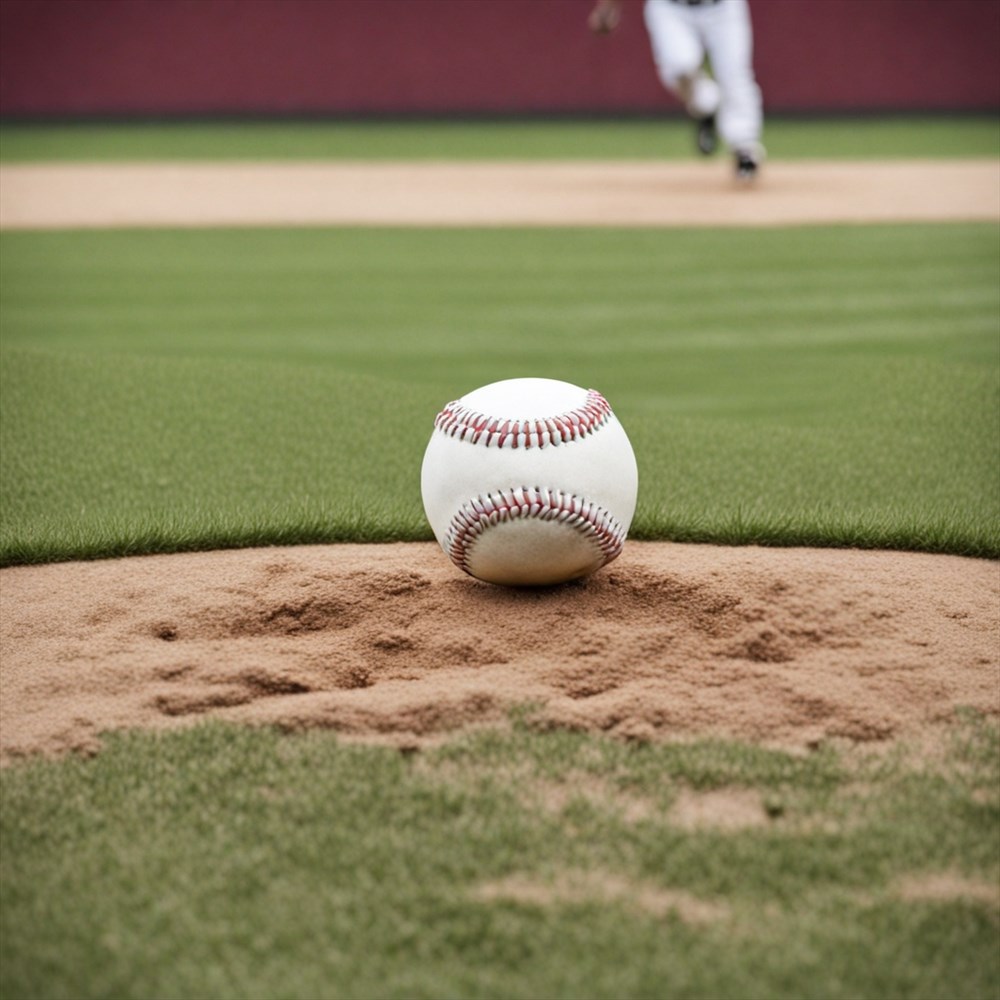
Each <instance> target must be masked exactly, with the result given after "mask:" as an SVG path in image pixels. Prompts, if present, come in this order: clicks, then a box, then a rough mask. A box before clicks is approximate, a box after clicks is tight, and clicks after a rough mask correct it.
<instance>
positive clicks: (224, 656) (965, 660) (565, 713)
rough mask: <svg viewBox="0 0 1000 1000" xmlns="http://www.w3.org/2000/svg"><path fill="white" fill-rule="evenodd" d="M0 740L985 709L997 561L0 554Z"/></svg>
mask: <svg viewBox="0 0 1000 1000" xmlns="http://www.w3.org/2000/svg"><path fill="white" fill-rule="evenodd" d="M0 593H2V602H0V643H2V648H3V659H2V666H0V751H2V755H3V757H4V759H6V760H8V761H9V760H11V759H13V758H15V757H17V756H20V755H24V754H29V753H32V752H36V751H41V752H60V751H66V750H79V751H91V750H94V749H95V748H96V747H97V746H98V745H99V734H100V733H101V731H103V730H108V729H115V728H120V727H134V726H139V727H156V728H162V727H173V726H179V725H184V724H188V723H190V722H192V721H193V720H198V719H204V718H206V717H217V718H222V719H228V720H234V721H240V722H246V723H258V724H260V723H269V724H276V725H279V726H281V727H285V728H287V729H290V730H295V729H303V728H308V727H327V728H330V729H334V730H336V731H338V732H340V733H342V734H345V735H346V736H348V737H352V738H362V739H369V740H371V739H374V740H385V741H389V742H392V743H397V744H400V745H411V744H412V745H417V744H419V743H421V742H422V741H427V740H433V739H436V738H440V737H441V736H442V735H443V734H447V733H449V732H452V731H454V730H457V729H459V728H462V727H466V726H469V725H474V724H497V723H500V724H502V723H503V722H504V720H505V719H506V718H507V717H508V713H509V711H510V709H511V708H512V707H514V706H518V705H524V704H530V705H531V706H533V707H532V709H531V712H530V717H531V719H532V720H533V721H534V723H536V724H538V725H540V726H546V727H549V726H567V727H572V728H575V729H581V730H592V731H601V732H607V733H610V734H612V735H615V736H619V737H623V738H629V739H640V740H643V739H677V738H689V737H691V736H695V735H700V736H703V735H710V734H715V735H719V736H730V737H737V738H746V739H750V740H754V741H760V742H764V743H768V744H775V745H781V746H789V747H796V748H805V747H807V746H809V745H813V744H815V743H816V742H817V741H819V740H823V739H827V738H836V737H841V738H845V739H848V740H854V741H862V742H872V741H886V740H890V739H893V738H896V737H903V736H907V735H915V734H918V733H920V732H925V731H926V730H927V728H928V727H933V726H934V724H935V723H940V722H944V721H946V720H949V719H951V718H952V717H953V716H954V713H955V710H956V709H958V708H962V707H970V708H973V709H976V710H979V711H981V712H984V713H987V714H990V715H993V716H998V715H1000V650H998V634H1000V567H998V565H997V563H995V562H990V561H982V560H971V559H963V558H958V557H940V556H929V555H922V554H915V553H889V552H863V551H846V550H845V551H836V550H827V551H823V552H816V551H813V550H808V549H760V548H722V547H715V546H695V545H677V544H669V543H634V542H632V543H629V544H628V545H627V546H626V550H625V553H624V554H623V555H622V557H621V558H620V559H619V560H617V561H616V562H615V563H612V564H611V565H610V566H608V567H606V568H605V569H603V570H601V571H599V572H598V573H596V574H595V575H593V576H592V577H590V578H589V579H587V580H585V581H582V582H578V583H573V584H567V585H564V586H562V587H556V588H548V589H541V590H512V589H507V588H498V587H493V586H490V585H488V584H483V583H480V582H478V581H476V580H473V579H471V578H469V577H466V576H464V575H463V574H461V573H460V572H459V571H458V570H456V569H455V568H454V567H453V566H452V565H451V563H450V562H449V561H448V560H447V559H446V558H445V556H444V555H443V554H442V552H441V551H440V549H439V548H438V547H437V546H436V545H434V544H433V543H430V544H413V545H402V544H400V545H373V546H362V545H342V546H314V547H296V548H272V549H254V550H244V551H232V552H215V553H196V554H183V555H171V556H146V557H140V558H131V559H126V560H111V561H104V562H91V563H69V564H62V565H50V566H40V567H13V568H8V569H5V570H3V571H2V572H0Z"/></svg>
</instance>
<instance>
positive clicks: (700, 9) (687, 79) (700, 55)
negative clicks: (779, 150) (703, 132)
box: [644, 0, 763, 150]
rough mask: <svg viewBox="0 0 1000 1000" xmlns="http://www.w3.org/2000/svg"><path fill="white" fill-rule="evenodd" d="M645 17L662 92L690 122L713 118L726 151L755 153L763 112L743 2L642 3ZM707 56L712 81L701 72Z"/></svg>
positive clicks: (661, 0)
mask: <svg viewBox="0 0 1000 1000" xmlns="http://www.w3.org/2000/svg"><path fill="white" fill-rule="evenodd" d="M644 12H645V18H646V30H647V31H648V33H649V40H650V44H651V45H652V48H653V60H654V62H655V63H656V70H657V73H658V74H659V77H660V80H661V81H662V82H663V84H664V86H665V87H667V88H668V89H669V90H670V91H671V92H672V93H675V94H677V96H678V97H679V98H680V99H681V100H682V101H684V104H685V106H686V108H687V111H688V114H690V115H691V116H692V117H693V118H706V117H708V116H709V115H713V114H714V115H715V116H716V126H717V128H718V130H719V135H720V136H722V140H723V142H725V143H726V145H727V146H728V147H729V148H730V149H733V150H741V149H742V150H746V149H754V148H756V147H759V144H760V136H761V131H762V128H763V111H762V104H761V94H760V88H759V87H758V86H757V81H756V79H755V77H754V72H753V32H752V29H751V26H750V9H749V7H748V6H747V0H714V2H713V0H704V2H701V3H697V4H688V3H685V2H683V0H646V5H645V9H644ZM706 53H707V55H708V58H709V62H710V63H711V68H712V76H709V75H708V73H706V72H705V69H704V66H703V63H704V60H705V55H706ZM713 77H714V79H713Z"/></svg>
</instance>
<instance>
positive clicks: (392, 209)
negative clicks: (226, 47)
mask: <svg viewBox="0 0 1000 1000" xmlns="http://www.w3.org/2000/svg"><path fill="white" fill-rule="evenodd" d="M557 167H558V168H559V169H558V170H557V169H556V168H557ZM290 181H294V182H295V183H290ZM948 219H969V220H987V221H997V219H1000V164H998V163H997V162H996V161H974V162H971V161H970V162H962V161H949V162H947V163H943V162H942V163H916V164H915V163H912V162H910V163H899V164H881V165H879V164H867V163H865V164H819V163H799V164H780V163H775V164H770V165H768V168H767V171H766V173H765V175H764V178H763V179H762V181H761V183H760V185H759V186H758V187H756V188H754V189H753V190H739V189H737V188H736V187H735V186H734V184H733V182H732V181H731V180H730V179H729V177H728V174H726V173H723V170H722V164H721V163H716V164H713V165H712V166H711V167H706V166H704V165H701V164H698V165H688V164H667V165H659V164H648V163H644V164H593V163H587V164H569V165H567V164H563V165H553V164H542V165H539V164H533V165H525V164H508V165H504V166H501V165H498V164H478V165H477V164H462V165H458V164H451V165H441V164H437V165H427V164H422V165H400V164H391V165H390V164H381V165H377V164H372V165H359V164H354V165H322V164H292V165H287V164H285V165H281V166H277V165H265V164H252V165H251V164H244V165H239V164H236V165H233V164H229V165H226V166H225V167H223V166H222V165H219V164H201V165H191V164H178V165H164V164H159V165H157V164H144V165H137V164H131V165H113V166H98V165H46V166H5V167H2V168H0V227H3V228H25V229H30V228H56V227H70V228H72V227H90V226H94V227H96V226H102V227H113V226H153V225H175V226H176V225H180V226H209V225H222V224H226V225H257V224H275V225H278V224H288V225H307V224H308V225H323V224H374V225H383V224H385V225H390V224H397V225H406V224H413V225H417V224H420V225H423V224H428V225H509V224H544V225H549V224H566V225H573V224H579V225H592V224H621V225H734V224H735V225H782V224H796V223H803V224H804V223H815V222H872V221H886V222H889V221H920V220H924V221H930V220H942V221H943V220H948ZM414 462H415V464H418V463H419V456H415V457H414ZM0 597H2V600H0V650H2V656H0V760H3V761H4V762H10V761H11V760H13V759H16V758H18V757H21V756H23V755H27V754H32V753H37V752H41V753H60V752H66V751H82V752H90V751H93V750H95V749H97V747H99V745H100V733H101V732H103V731H107V730H113V729H120V728H129V727H153V728H169V727H176V726H180V725H187V724H190V723H192V722H194V721H197V720H200V719H204V718H206V717H213V718H214V717H218V718H222V719H227V720H230V721H235V722H246V723H255V724H276V725H279V726H282V727H284V728H287V729H303V728H314V727H323V728H330V729H333V730H336V731H338V732H340V733H342V734H344V735H345V736H347V737H349V738H353V739H362V740H369V741H387V742H391V743H394V744H397V745H401V746H407V745H418V744H420V743H421V742H426V741H429V740H436V739H440V738H442V737H443V736H445V735H446V734H448V733H450V732H453V731H455V730H458V729H461V728H463V727H465V726H468V725H496V724H503V723H504V721H505V720H506V719H507V717H508V714H509V711H510V709H511V708H513V707H514V706H517V705H524V704H526V703H529V704H530V705H531V706H532V708H531V710H530V711H531V718H532V719H533V720H534V722H535V723H537V724H538V725H541V726H568V727H572V728H578V729H584V730H593V731H602V732H608V733H611V734H613V735H615V736H619V737H622V738H628V739H641V740H646V739H677V738H690V737H695V736H708V735H716V736H726V737H734V738H740V739H750V740H755V741H760V742H764V743H768V744H775V745H781V746H788V747H795V748H805V747H808V746H811V745H815V744H816V743H817V742H819V741H822V740H824V739H829V738H843V739H847V740H851V741H857V742H863V743H879V742H884V741H887V740H892V739H895V738H898V737H904V738H905V737H914V738H926V735H927V733H928V732H933V731H934V729H935V727H936V726H937V724H939V723H940V724H943V723H946V722H947V721H948V720H950V719H952V718H953V717H954V713H955V711H956V709H960V708H965V707H968V708H972V709H975V710H978V711H981V712H983V713H985V714H987V715H990V716H993V717H994V718H996V717H1000V567H998V564H997V563H996V562H994V561H985V560H973V559H962V558H958V557H949V556H930V555H923V554H916V553H905V552H860V551H846V550H844V551H838V550H833V549H824V550H809V549H761V548H752V547H748V548H723V547H716V546H690V545H675V544H670V543H635V542H629V543H627V544H626V547H625V552H624V554H623V555H622V557H621V558H620V559H619V560H618V561H616V562H615V563H613V564H611V565H610V566H608V567H606V568H605V569H603V570H601V571H599V572H598V573H596V574H595V575H594V576H592V577H591V578H589V579H587V580H585V581H582V582H578V583H574V584H568V585H565V586H563V587H558V588H546V589H542V590H537V591H531V590H511V589H505V588H497V587H492V586H490V585H488V584H482V583H479V582H478V581H475V580H472V579H470V578H469V577H466V576H464V575H463V574H461V573H460V572H459V571H458V570H456V569H455V568H454V567H453V566H452V565H451V563H450V562H449V561H448V559H447V558H446V557H445V556H444V554H443V553H442V552H441V550H440V549H439V548H438V547H437V546H436V545H434V544H431V543H424V544H412V545H402V544H401V545H370V546H361V545H337V546H311V547H297V548H287V549H279V548H274V549H250V550H242V551H240V550H236V551H227V552H208V553H194V554H184V555H171V556H144V557H133V558H130V559H122V560H109V561H103V562H90V563H65V564H53V565H48V566H37V567H31V566H24V567H13V568H9V569H5V570H2V571H0Z"/></svg>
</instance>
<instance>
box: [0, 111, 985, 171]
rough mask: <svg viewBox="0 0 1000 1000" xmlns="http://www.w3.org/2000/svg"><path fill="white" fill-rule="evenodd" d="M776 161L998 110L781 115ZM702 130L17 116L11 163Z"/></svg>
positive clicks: (935, 144) (468, 150)
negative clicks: (809, 117) (87, 119)
mask: <svg viewBox="0 0 1000 1000" xmlns="http://www.w3.org/2000/svg"><path fill="white" fill-rule="evenodd" d="M764 139H765V143H766V144H767V147H768V150H769V153H770V156H771V157H772V158H774V159H782V160H786V159H812V158H821V159H880V158H903V157H905V158H909V157H931V158H940V157H944V158H952V157H966V156H972V157H996V156H998V155H1000V123H998V121H997V119H996V117H995V116H989V115H984V116H967V117H961V116H948V117H945V116H938V117H919V116H905V117H891V116H889V117H875V118H872V117H867V118H865V117H862V118H829V117H827V118H822V119H817V120H813V121H810V120H795V119H787V118H786V119H782V118H769V119H768V120H767V121H766V123H765V135H764ZM695 155H696V152H695V146H694V126H693V125H692V124H691V123H690V122H689V121H688V120H687V119H686V118H684V116H683V115H681V114H679V113H678V112H677V111H676V109H671V112H670V113H669V114H668V115H665V116H664V118H662V119H655V118H651V119H623V120H617V121H615V120H609V119H603V120H593V121H587V120H582V121H580V120H578V121H573V120H565V119H563V120H516V119H502V120H490V119H484V120H478V121H461V120H456V121H441V120H419V119H417V120H408V121H364V122H359V121H319V120H317V121H288V120H282V121H256V122H255V121H243V122H239V121H232V120H228V121H204V122H190V121H177V122H143V121H136V122H118V123H109V122H105V123H101V122H76V123H43V122H35V123H20V124H19V123H13V122H8V123H6V124H4V125H2V126H0V161H3V162H26V161H43V160H96V161H108V160H205V159H208V160H216V159H236V160H239V159H243V160H247V159H255V160H262V159H264V160H286V159H313V160H315V159H321V160H327V159H353V160H412V159H419V160H475V159H503V160H538V159H552V160H563V159H583V160H587V159H640V160H676V159H687V158H691V157H693V156H695Z"/></svg>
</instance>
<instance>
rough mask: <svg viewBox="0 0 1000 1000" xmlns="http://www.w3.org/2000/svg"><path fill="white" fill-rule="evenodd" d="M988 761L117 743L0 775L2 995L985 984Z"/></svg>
mask: <svg viewBox="0 0 1000 1000" xmlns="http://www.w3.org/2000/svg"><path fill="white" fill-rule="evenodd" d="M529 717H530V716H529ZM998 760H1000V748H998V745H997V733H996V729H995V727H993V726H992V725H989V726H987V725H986V724H983V723H980V722H977V721H976V720H974V719H967V720H965V722H964V723H963V724H962V725H961V726H960V727H959V728H958V729H957V730H956V739H955V740H954V742H953V744H952V745H951V746H950V747H949V748H948V750H947V751H946V752H945V751H942V752H941V753H939V754H935V755H933V756H932V757H931V758H929V759H928V758H922V757H921V755H920V754H917V753H915V752H912V751H907V750H906V749H905V748H902V749H899V750H897V752H896V753H895V754H893V755H891V756H889V757H884V756H883V757H878V756H874V757H865V756H863V755H860V754H858V753H857V752H853V753H846V752H840V751H837V750H835V749H833V748H830V747H824V748H821V749H820V750H819V751H818V752H816V753H814V754H812V755H811V756H807V757H801V756H794V755H789V754H785V753H781V752H778V751H773V750H765V749H761V748H753V747H745V746H738V745H730V744H725V743H699V744H694V745H686V746H662V745H661V746H651V745H645V746H643V745H640V746H635V745H632V746H630V745H626V744H623V743H620V742H612V741H609V740H605V739H597V738H592V737H587V736H582V735H575V734H570V733H565V732H564V733H549V734H539V733H535V732H532V730H531V729H530V727H529V728H525V727H524V726H523V725H521V726H518V727H515V729H514V730H512V731H510V732H506V733H505V732H486V733H480V734H478V735H469V736H466V737H463V738H461V739H460V740H458V741H457V742H453V743H450V744H446V745H444V746H442V747H439V748H438V749H435V750H431V751H428V752H425V753H422V754H415V755H408V756H402V755H400V754H399V753H397V752H395V751H392V750H388V749H380V748H371V747H367V748H365V747H358V746H344V745H340V744H338V742H337V741H336V739H335V738H334V737H333V736H331V735H330V734H318V733H314V734H311V735H307V736H298V737H281V736H278V735H277V734H275V733H273V732H270V731H267V730H265V731H261V732H253V731H250V730H246V729H235V728H234V729H229V728H226V727H224V726H221V725H209V726H202V727H199V728H195V729H191V730H188V731H184V732H177V733H174V734H171V735H163V734H161V735H151V734H122V735H117V736H115V737H112V738H109V739H108V740H107V746H106V749H105V750H104V751H103V752H101V753H100V754H99V755H98V756H97V757H96V758H94V759H91V760H81V759H67V760H63V761H61V762H58V763H41V762H36V763H25V764H19V765H16V766H14V767H11V768H8V769H5V770H4V771H3V772H2V776H0V787H2V806H3V808H2V813H0V816H2V835H3V844H4V851H3V856H2V875H3V881H4V893H3V898H2V902H0V914H2V930H3V933H2V939H0V940H2V949H3V951H2V965H0V990H2V994H3V996H5V997H10V998H11V1000H13V998H15V997H16V998H18V1000H29V998H34V997H39V998H41V997H44V998H46V1000H54V998H59V997H73V998H74V1000H77V998H79V1000H84V998H89V997H95V998H97V997H108V996H114V997H117V998H122V1000H125V998H131V997H135V998H144V997H166V996H186V997H212V998H214V1000H224V998H227V997H248V996H253V997H261V998H265V997H281V998H286V1000H293V998H334V997H344V998H358V1000H360V998H367V997H372V998H376V997H377V998H393V997H399V998H421V997H424V998H429V997H456V996H461V997H464V998H469V1000H474V998H480V997H498V998H499V997H504V998H516V997H523V998H532V997H541V996H544V997H553V998H557V997H567V998H581V1000H582V998H588V997H630V998H638V997H657V998H672V997H684V998H698V997H706V998H707V997H712V998H723V997H732V998H748V997H768V998H772V1000H781V998H786V997H787V998H790V1000H791V998H794V1000H798V998H801V997H805V996H810V997H820V996H821V997H829V998H838V997H842V998H856V997H893V998H914V1000H925V998H927V997H932V996H948V997H955V998H960V997H970V998H971V997H978V998H991V997H994V996H995V991H996V984H997V977H998V975H1000V949H998V948H997V943H998V920H1000V912H998V908H997V902H996V897H995V890H996V885H997V878H998V877H1000V858H998V856H997V851H996V840H995V832H996V822H997V819H998V815H1000V803H998V800H997V783H998V781H1000V773H998ZM712 790H715V791H716V792H717V793H718V791H719V790H722V791H723V793H731V792H733V791H737V792H739V793H740V794H742V795H743V797H744V800H745V799H746V796H748V795H749V796H750V802H751V804H753V803H754V802H756V805H755V806H754V810H755V812H754V813H753V815H752V818H751V819H750V820H748V821H747V825H746V826H745V827H742V828H736V829H732V828H730V829H725V828H712V827H709V828H707V829H704V828H703V829H696V830H691V829H687V828H685V827H683V826H682V825H678V823H677V821H676V818H675V817H674V815H673V814H672V813H671V809H672V807H673V806H674V805H675V803H676V802H677V799H678V796H680V795H682V794H684V795H686V796H691V795H694V794H703V793H706V792H709V791H712ZM941 876H944V877H946V878H948V879H950V880H951V882H950V883H949V884H951V885H952V886H953V888H954V891H953V893H951V894H949V893H948V892H945V893H941V892H940V890H939V891H938V892H937V894H936V895H935V893H933V892H928V893H927V894H926V896H927V898H920V896H921V893H920V886H921V885H925V886H926V885H930V884H931V882H930V881H929V880H930V879H933V878H936V877H941ZM525 886H527V887H528V888H527V890H525V888H524V887H525ZM914 886H915V887H916V889H914ZM907 887H909V897H908V895H907ZM991 887H992V888H991ZM991 893H992V898H991ZM913 896H915V897H917V898H910V897H913ZM692 905H693V906H695V907H700V908H701V910H699V909H697V908H696V909H695V910H694V911H693V916H692V915H691V914H692V910H691V906H692ZM706 907H707V910H705V908H706Z"/></svg>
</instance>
